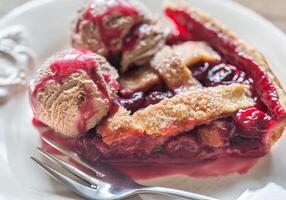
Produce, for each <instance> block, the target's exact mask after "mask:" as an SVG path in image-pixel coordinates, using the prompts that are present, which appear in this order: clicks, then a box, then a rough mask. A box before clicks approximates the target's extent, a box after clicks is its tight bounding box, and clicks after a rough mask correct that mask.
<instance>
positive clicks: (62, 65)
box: [30, 49, 118, 137]
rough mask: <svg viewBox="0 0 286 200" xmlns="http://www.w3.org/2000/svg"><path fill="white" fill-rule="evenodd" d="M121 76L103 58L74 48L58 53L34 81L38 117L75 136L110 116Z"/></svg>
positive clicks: (35, 109)
mask: <svg viewBox="0 0 286 200" xmlns="http://www.w3.org/2000/svg"><path fill="white" fill-rule="evenodd" d="M117 77H118V74H117V72H116V70H115V69H114V68H113V67H112V66H111V65H110V64H109V63H108V62H107V61H106V60H105V58H104V57H102V56H99V55H97V54H94V53H89V52H83V51H78V50H73V49H72V50H66V51H63V52H60V53H57V54H55V55H54V56H52V57H51V58H49V59H48V60H47V61H46V62H45V63H44V64H43V65H42V66H41V68H40V69H39V71H38V73H37V75H36V78H35V80H33V81H32V82H31V87H30V89H31V103H32V107H33V111H34V114H35V116H36V118H37V119H39V120H40V121H41V122H43V123H45V124H46V125H48V126H49V127H51V128H53V129H54V130H55V131H56V132H57V133H59V134H61V135H62V136H66V137H75V136H76V135H78V134H79V133H83V132H86V131H87V130H89V129H91V128H93V127H94V126H95V125H96V124H97V123H99V121H100V120H101V119H102V118H103V117H104V116H106V115H107V114H108V111H109V109H110V106H111V105H112V101H113V97H114V94H115V92H116V91H117V90H118V84H117V82H116V79H117Z"/></svg>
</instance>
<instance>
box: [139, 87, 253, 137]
mask: <svg viewBox="0 0 286 200" xmlns="http://www.w3.org/2000/svg"><path fill="white" fill-rule="evenodd" d="M252 105H254V100H253V99H252V98H251V97H250V91H249V87H248V86H246V85H242V84H232V85H228V86H217V87H212V88H203V89H197V90H192V91H189V92H186V93H182V94H178V95H176V96H175V97H173V98H171V99H164V100H162V101H161V102H159V103H158V104H155V105H151V106H149V107H147V108H145V109H143V110H139V111H137V112H135V113H134V115H133V118H134V119H135V121H136V123H137V124H139V125H140V126H141V127H142V128H143V129H144V131H145V133H146V134H148V135H161V136H170V135H176V134H179V133H181V132H184V131H188V130H191V129H192V128H194V127H195V126H198V125H200V124H202V123H207V122H209V121H211V120H215V119H217V118H220V117H222V116H226V115H228V114H230V113H233V112H235V111H237V110H238V109H243V108H246V107H249V106H252Z"/></svg>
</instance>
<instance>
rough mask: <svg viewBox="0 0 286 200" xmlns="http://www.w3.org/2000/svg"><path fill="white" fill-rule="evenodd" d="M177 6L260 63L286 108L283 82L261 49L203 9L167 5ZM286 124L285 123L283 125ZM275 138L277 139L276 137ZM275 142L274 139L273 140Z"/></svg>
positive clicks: (280, 131)
mask: <svg viewBox="0 0 286 200" xmlns="http://www.w3.org/2000/svg"><path fill="white" fill-rule="evenodd" d="M174 6H175V7H176V8H178V9H183V10H186V11H187V12H189V13H190V14H191V15H192V16H193V17H195V18H196V19H197V20H199V21H200V22H202V23H204V24H208V26H209V27H212V28H213V29H215V30H216V31H217V32H219V33H221V34H223V37H226V38H228V39H229V40H230V41H232V42H234V43H235V44H236V45H237V46H239V48H240V49H241V50H242V52H244V53H245V54H246V55H247V57H250V58H252V59H253V61H254V62H256V63H257V64H258V66H259V67H260V68H261V69H262V70H263V71H264V72H266V74H267V76H268V77H269V78H270V80H271V82H272V84H273V85H274V87H275V89H276V90H277V93H278V96H279V103H280V104H281V106H282V108H283V109H284V110H286V94H285V91H284V89H283V88H282V86H281V83H280V82H279V80H278V78H277V77H276V76H275V75H274V74H273V73H272V71H271V69H270V67H269V65H268V63H267V61H266V60H265V58H264V56H263V54H261V53H260V52H259V51H257V50H256V49H254V48H253V47H251V46H250V45H249V44H247V43H246V42H245V41H243V40H241V39H239V38H238V37H237V35H236V34H234V33H233V32H232V31H230V30H229V29H228V28H227V27H226V26H224V25H223V24H221V23H220V22H219V21H217V20H216V19H214V18H212V17H210V16H209V15H207V14H206V13H204V12H203V11H201V10H199V9H197V8H195V7H193V6H186V5H167V8H168V7H169V8H173V7H174ZM285 120H286V119H284V120H281V121H280V122H279V124H278V125H277V127H279V128H277V130H276V131H275V130H274V129H273V134H272V136H271V138H273V140H275V141H277V140H278V139H279V138H280V136H281V135H282V133H283V130H284V128H283V126H285V124H286V121H285ZM283 124H284V125H283ZM274 138H275V139H274ZM272 143H274V141H272Z"/></svg>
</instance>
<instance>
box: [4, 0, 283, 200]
mask: <svg viewBox="0 0 286 200" xmlns="http://www.w3.org/2000/svg"><path fill="white" fill-rule="evenodd" d="M142 1H143V0H142ZM143 2H144V3H146V5H147V6H148V7H149V8H151V9H152V10H153V11H154V12H157V13H158V12H159V11H160V12H161V6H162V4H163V0H156V1H154V0H144V1H143ZM188 2H190V3H192V4H194V5H196V6H198V7H201V8H202V9H204V10H206V11H207V12H209V13H210V14H211V15H213V16H214V17H216V18H217V19H219V20H220V21H222V22H223V23H224V24H226V25H227V26H229V27H230V28H231V29H232V30H234V31H235V32H236V33H237V34H238V35H239V36H240V37H241V38H243V39H245V40H246V41H248V42H249V43H251V44H252V45H253V46H255V47H256V48H257V49H259V50H260V51H262V52H263V53H264V54H265V55H266V57H267V59H268V61H269V62H270V63H271V67H272V69H273V71H274V72H275V74H277V75H278V77H279V78H280V80H281V81H282V82H283V84H284V85H285V83H286V77H285V74H286V68H285V63H286V56H285V54H286V37H285V35H284V34H283V33H282V32H281V31H280V30H278V29H277V28H276V27H274V26H273V25H272V24H270V23H269V22H268V21H266V20H265V19H263V18H262V17H260V16H258V15H257V14H255V13H253V12H252V11H250V10H248V9H246V8H244V7H242V6H240V5H238V4H236V3H234V2H232V1H227V0H220V1H217V0H203V1H202V0H190V1H188ZM81 3H82V1H81V0H77V1H75V0H45V1H32V2H30V3H28V4H25V5H24V6H21V7H19V8H17V9H16V10H14V11H13V12H11V13H10V14H9V15H8V16H6V17H4V18H3V19H2V20H1V21H0V29H1V28H3V27H6V26H10V25H14V24H22V25H24V26H25V27H26V28H27V29H28V31H29V32H30V34H31V36H32V37H31V38H30V43H31V45H32V47H33V48H34V49H35V50H36V52H37V53H38V55H39V58H40V60H41V61H43V60H44V59H45V58H46V57H48V56H49V55H50V54H52V53H55V52H56V51H58V50H61V49H64V48H66V47H68V46H69V35H70V22H71V19H72V17H73V16H74V14H75V12H76V10H77V8H78V7H79V6H80V4H81ZM31 118H32V113H31V109H30V107H29V102H28V98H27V94H26V93H23V94H21V95H18V96H17V97H15V98H14V99H13V100H12V101H10V102H9V103H8V104H6V105H5V106H3V107H1V108H0V199H2V198H3V199H29V200H32V199H67V198H73V199H79V197H77V196H75V195H73V194H72V193H71V192H69V191H67V190H66V189H65V188H64V187H62V186H61V185H59V184H57V183H56V182H54V181H53V180H51V179H50V178H49V177H48V176H46V175H45V174H44V173H43V172H42V171H41V170H40V169H39V168H38V167H36V166H35V164H34V163H32V161H31V160H30V156H31V155H35V156H39V155H38V154H37V152H36V151H35V147H36V146H37V145H38V143H39V136H38V133H37V131H36V130H35V129H34V128H33V126H32V124H31ZM284 152H286V145H285V137H284V139H282V140H280V141H279V143H278V144H277V145H275V147H274V148H273V150H272V152H271V154H270V155H268V156H266V157H264V158H262V159H260V161H259V162H258V163H257V164H256V166H255V167H254V168H253V169H252V170H251V171H250V172H249V173H248V174H246V175H242V176H238V175H236V176H228V177H221V178H211V179H207V180H206V179H194V178H189V177H184V176H172V177H169V178H157V179H153V180H148V181H144V183H147V184H153V185H162V186H168V187H174V188H180V189H185V190H192V191H195V192H200V193H203V194H206V195H211V196H214V197H217V198H221V199H235V198H237V197H238V196H239V194H241V193H242V192H243V191H245V190H246V189H248V188H251V189H256V188H260V187H262V186H264V185H266V184H267V183H268V182H270V181H272V182H275V183H277V184H279V185H282V186H286V160H285V156H284ZM143 198H144V199H154V198H155V197H154V196H153V197H151V196H144V197H143ZM156 199H158V197H156ZM163 199H167V198H165V197H164V198H163Z"/></svg>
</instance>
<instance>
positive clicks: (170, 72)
mask: <svg viewBox="0 0 286 200" xmlns="http://www.w3.org/2000/svg"><path fill="white" fill-rule="evenodd" d="M151 67H153V68H154V69H155V70H156V71H157V72H158V73H159V75H160V76H161V78H162V79H163V80H164V82H165V83H166V85H167V86H168V87H169V88H170V89H175V88H178V87H182V86H184V87H188V86H193V85H196V84H197V81H196V80H195V79H194V78H193V76H192V73H191V71H190V70H189V69H188V68H187V66H186V65H184V64H183V63H182V60H181V59H180V58H179V56H178V55H176V54H175V52H174V51H173V49H172V48H171V47H169V46H165V47H164V48H163V49H161V50H160V51H159V52H158V53H157V54H156V55H155V56H154V58H153V59H152V60H151Z"/></svg>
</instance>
